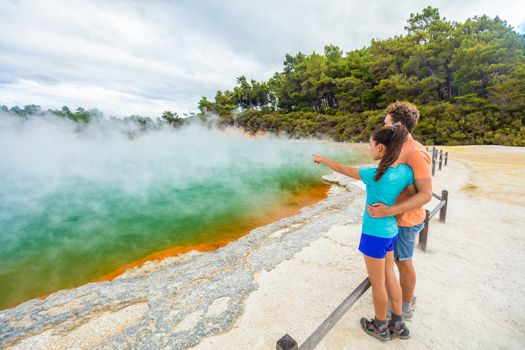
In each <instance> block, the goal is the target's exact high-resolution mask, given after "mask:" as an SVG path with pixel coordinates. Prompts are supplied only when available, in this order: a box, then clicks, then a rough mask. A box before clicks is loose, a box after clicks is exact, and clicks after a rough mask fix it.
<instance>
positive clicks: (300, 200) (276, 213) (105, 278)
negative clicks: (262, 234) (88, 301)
mask: <svg viewBox="0 0 525 350" xmlns="http://www.w3.org/2000/svg"><path fill="white" fill-rule="evenodd" d="M329 189H330V185H328V184H326V183H325V182H323V183H321V184H319V185H316V186H311V187H307V188H302V189H300V190H298V191H294V192H293V193H292V194H289V195H287V196H285V197H283V198H281V199H280V200H279V202H280V203H279V206H278V208H277V209H276V210H273V211H271V212H270V215H255V216H253V217H250V218H247V219H245V220H243V221H242V222H241V223H239V222H236V223H233V224H232V225H234V226H236V227H234V228H232V229H230V228H229V227H228V228H221V229H220V231H224V233H225V234H224V235H223V236H221V239H219V240H218V241H214V242H211V243H202V244H197V245H190V246H175V247H170V248H167V249H162V250H159V251H156V252H153V253H151V254H148V255H146V256H145V257H143V258H141V259H138V260H135V261H132V262H130V263H128V264H125V265H124V266H121V267H119V268H117V269H116V270H113V271H110V272H108V273H106V274H104V275H101V276H99V277H96V278H94V279H91V280H89V281H87V282H86V283H83V284H81V285H78V286H73V287H71V288H64V289H60V290H57V291H54V292H52V293H48V294H44V295H41V296H37V297H35V298H38V299H40V300H45V299H46V298H47V297H49V296H50V295H52V294H54V293H58V292H60V291H65V290H71V289H75V288H79V287H81V286H83V285H86V284H88V283H96V282H111V281H113V280H114V279H115V278H117V277H119V276H120V275H122V274H124V273H126V272H128V271H129V270H132V269H139V268H141V267H142V266H143V265H144V264H146V263H154V262H158V261H161V260H163V259H166V258H173V257H177V256H179V255H182V254H186V253H189V252H191V251H197V252H200V253H205V252H212V251H215V250H217V249H219V248H222V247H224V246H226V245H228V244H230V243H231V242H234V241H236V240H238V239H240V238H242V237H243V236H245V235H247V234H249V233H250V232H251V231H252V230H254V229H256V228H258V227H261V226H266V225H269V224H271V223H273V222H275V221H279V220H280V219H283V218H285V217H289V216H293V215H296V214H297V213H299V211H300V210H301V209H302V208H304V207H307V206H310V205H313V204H315V203H317V202H319V201H322V200H324V199H326V197H327V196H328V191H329ZM35 298H31V299H28V300H25V301H23V302H20V303H17V304H14V305H12V306H9V307H7V308H4V309H0V311H2V310H8V309H11V308H15V307H17V306H18V305H21V304H23V303H25V302H28V301H30V300H32V299H35Z"/></svg>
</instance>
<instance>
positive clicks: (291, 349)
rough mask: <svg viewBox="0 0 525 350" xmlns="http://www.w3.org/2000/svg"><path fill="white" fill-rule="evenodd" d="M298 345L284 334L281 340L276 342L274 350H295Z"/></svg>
mask: <svg viewBox="0 0 525 350" xmlns="http://www.w3.org/2000/svg"><path fill="white" fill-rule="evenodd" d="M297 349H299V345H297V342H296V341H295V340H294V339H293V338H292V337H290V336H289V335H288V334H285V335H284V336H283V337H282V338H281V339H279V340H278V341H277V345H276V350H297Z"/></svg>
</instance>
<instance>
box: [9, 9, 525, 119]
mask: <svg viewBox="0 0 525 350" xmlns="http://www.w3.org/2000/svg"><path fill="white" fill-rule="evenodd" d="M427 5H431V6H434V7H438V8H439V9H440V13H441V15H442V16H444V17H446V18H448V19H453V20H458V21H464V20H465V19H467V18H469V17H473V16H475V15H482V14H487V15H489V16H491V17H494V16H496V15H497V16H499V17H500V18H503V19H505V20H506V21H507V22H508V23H509V24H510V25H512V26H513V27H514V28H515V29H516V30H517V31H519V32H520V33H523V32H525V3H524V1H522V0H499V1H494V0H464V1H457V0H443V1H416V0H404V1H386V0H376V1H370V0H323V1H319V0H268V1H265V0H258V1H256V0H223V1H215V0H209V1H208V0H201V1H185V0H177V1H139V0H137V1H95V0H93V1H74V0H63V1H55V0H45V1H14V0H12V1H11V0H0V105H1V104H5V105H7V106H9V107H11V106H13V105H19V106H23V105H26V104H33V103H34V104H39V105H41V106H42V107H44V108H60V107H61V106H63V105H68V106H70V107H72V108H76V107H78V106H82V107H84V108H98V109H100V110H102V111H104V112H105V113H106V114H112V115H119V116H124V115H130V114H140V115H147V116H158V115H160V114H161V113H162V112H163V111H165V110H173V111H177V112H179V113H185V112H189V111H194V110H196V106H197V103H198V100H199V99H200V97H201V96H207V97H209V98H212V97H213V96H214V95H215V92H216V91H217V90H219V89H229V88H231V87H232V86H233V85H234V84H235V78H236V77H238V76H240V75H243V74H244V75H246V76H247V77H248V78H249V79H251V78H253V79H257V80H266V79H268V78H269V77H270V76H271V75H272V74H273V73H274V72H275V71H278V70H280V69H281V65H282V61H283V58H284V56H285V54H287V53H290V54H295V53H296V52H298V51H301V52H304V53H311V52H312V51H317V52H322V50H323V47H324V45H326V44H335V45H338V46H339V47H341V48H342V49H343V50H344V51H350V50H353V49H356V48H361V47H363V46H368V44H369V43H370V40H371V39H373V38H387V37H391V36H394V35H397V34H403V33H404V29H403V27H404V26H405V24H406V20H407V19H408V17H409V16H410V13H413V12H414V13H415V12H420V11H421V10H422V9H423V8H424V7H426V6H427Z"/></svg>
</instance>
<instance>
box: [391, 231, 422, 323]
mask: <svg viewBox="0 0 525 350" xmlns="http://www.w3.org/2000/svg"><path fill="white" fill-rule="evenodd" d="M422 229H423V224H419V225H415V226H399V234H398V239H397V241H396V245H395V248H394V256H395V260H396V265H397V268H398V270H399V283H400V285H401V290H402V293H403V312H404V313H407V314H409V313H410V311H411V304H412V298H413V296H414V290H415V288H416V270H415V269H414V265H413V263H412V256H413V255H414V248H415V246H416V235H417V234H418V233H419V232H420V231H421V230H422Z"/></svg>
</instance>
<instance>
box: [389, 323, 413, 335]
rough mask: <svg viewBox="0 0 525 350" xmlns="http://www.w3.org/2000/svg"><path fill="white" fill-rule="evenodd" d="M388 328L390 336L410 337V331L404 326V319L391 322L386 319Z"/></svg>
mask: <svg viewBox="0 0 525 350" xmlns="http://www.w3.org/2000/svg"><path fill="white" fill-rule="evenodd" d="M388 330H389V331H390V338H391V339H394V338H399V339H408V338H410V331H409V330H408V327H407V326H406V323H405V321H397V322H395V323H394V322H392V320H388Z"/></svg>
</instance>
